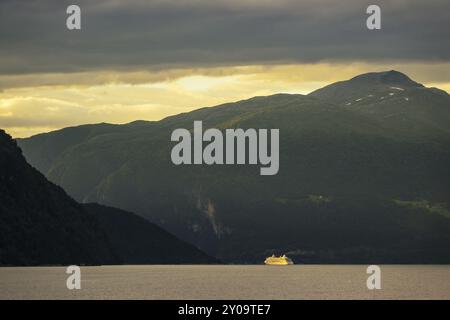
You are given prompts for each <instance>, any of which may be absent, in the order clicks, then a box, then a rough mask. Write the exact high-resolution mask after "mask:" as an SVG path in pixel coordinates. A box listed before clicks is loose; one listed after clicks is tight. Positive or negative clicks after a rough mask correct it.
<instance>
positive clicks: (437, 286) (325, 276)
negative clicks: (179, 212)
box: [0, 265, 450, 299]
mask: <svg viewBox="0 0 450 320" xmlns="http://www.w3.org/2000/svg"><path fill="white" fill-rule="evenodd" d="M366 268H367V266H366V265H293V266H286V267H275V266H264V265H195V266H194V265H144V266H100V267H82V268H81V279H82V281H81V289H80V290H68V289H67V288H66V279H67V276H68V275H66V273H65V270H66V269H65V268H63V267H24V268H19V267H14V268H0V299H450V266H449V265H383V266H381V272H382V279H381V285H382V289H381V290H368V289H367V287H366V280H367V277H368V275H367V274H366Z"/></svg>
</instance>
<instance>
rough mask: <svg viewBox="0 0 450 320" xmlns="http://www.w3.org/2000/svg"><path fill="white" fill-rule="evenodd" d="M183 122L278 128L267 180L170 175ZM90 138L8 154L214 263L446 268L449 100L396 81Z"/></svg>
mask: <svg viewBox="0 0 450 320" xmlns="http://www.w3.org/2000/svg"><path fill="white" fill-rule="evenodd" d="M195 120H202V121H203V127H204V130H206V128H219V129H225V128H244V129H246V128H268V129H270V128H279V129H280V171H279V173H278V174H277V175H274V176H260V175H259V166H220V165H213V166H207V165H184V166H183V165H182V166H175V165H173V164H172V162H171V160H170V152H171V148H172V147H173V145H174V143H172V142H171V141H170V135H171V132H172V131H173V130H174V129H176V128H187V129H190V130H192V126H193V122H194V121H195ZM101 126H105V125H104V124H103V125H101ZM99 128H100V127H99ZM99 128H97V125H91V126H89V127H87V126H80V127H74V128H66V129H62V130H58V131H55V132H50V133H47V134H41V135H38V136H34V137H31V138H28V139H21V140H19V144H20V146H21V147H22V148H23V150H24V154H25V156H26V157H27V159H28V160H29V161H30V163H31V164H33V165H35V166H36V167H37V168H38V169H39V170H41V171H42V172H43V173H44V174H45V175H46V176H47V177H48V178H49V179H50V180H51V181H53V182H55V183H56V184H58V185H61V186H63V187H64V189H65V190H66V191H67V192H68V193H69V194H70V195H72V196H73V197H75V198H76V199H77V200H79V201H81V202H99V203H102V204H105V205H109V206H114V207H117V208H121V209H125V210H129V211H132V212H136V213H137V214H139V215H140V216H142V217H145V218H146V219H148V220H149V221H152V222H154V223H156V224H158V225H160V226H162V227H164V228H165V229H167V230H169V231H171V232H172V233H174V234H175V235H176V236H178V237H180V238H182V239H184V240H186V241H189V242H191V243H193V244H195V245H196V246H198V247H200V248H201V249H203V250H205V251H206V252H208V253H210V254H213V255H215V256H217V257H219V258H220V259H222V260H224V261H230V262H244V263H247V262H261V261H262V259H263V258H264V257H265V256H267V255H268V254H272V253H287V254H289V255H290V256H292V257H293V259H294V261H302V262H314V263H327V262H332V263H371V262H376V263H448V262H450V219H449V217H450V211H449V209H448V208H449V200H448V199H449V194H450V179H448V178H446V177H449V176H450V166H449V164H450V148H449V146H450V133H449V131H448V130H449V129H448V128H450V97H449V95H448V94H447V93H445V92H443V91H441V90H438V89H434V88H426V87H424V86H422V85H420V84H418V83H416V82H414V81H413V80H411V79H409V78H408V77H407V76H406V75H404V74H401V73H399V72H396V71H388V72H381V73H370V74H365V75H361V76H358V77H355V78H353V79H351V80H348V81H343V82H340V83H336V84H333V85H331V86H328V87H325V88H322V89H319V90H317V91H315V92H313V93H311V94H310V95H307V96H305V95H288V94H277V95H272V96H268V97H255V98H251V99H248V100H244V101H239V102H235V103H227V104H224V105H220V106H216V107H211V108H202V109H198V110H195V111H193V112H189V113H183V114H180V115H176V116H172V117H168V118H166V119H163V120H161V121H157V122H138V123H131V124H127V125H114V126H113V125H110V126H109V127H108V132H101V133H98V131H97V130H100V129H99ZM86 131H89V132H91V134H88V135H87V134H78V133H77V132H86ZM68 137H70V138H68ZM49 155H50V156H49Z"/></svg>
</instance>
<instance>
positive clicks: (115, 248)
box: [0, 130, 215, 265]
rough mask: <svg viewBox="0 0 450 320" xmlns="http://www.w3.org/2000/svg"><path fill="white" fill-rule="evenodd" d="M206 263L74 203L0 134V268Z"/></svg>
mask: <svg viewBox="0 0 450 320" xmlns="http://www.w3.org/2000/svg"><path fill="white" fill-rule="evenodd" d="M211 262H215V259H213V258H210V257H208V256H207V255H205V254H204V253H203V252H201V251H199V250H197V249H196V248H194V247H193V246H191V245H189V244H187V243H185V242H182V241H180V240H178V239H177V238H175V237H174V236H172V235H171V234H169V233H167V232H166V231H164V230H162V229H161V228H160V227H157V226H155V225H153V224H151V223H149V222H148V221H146V220H144V219H142V218H140V217H138V216H136V215H134V214H131V213H129V212H124V211H121V210H117V209H113V208H109V207H104V206H100V205H96V204H86V205H81V204H78V203H77V202H75V201H74V200H73V199H72V198H70V197H69V196H68V195H67V194H66V193H65V192H64V190H63V189H61V188H60V187H58V186H56V185H54V184H52V183H51V182H49V181H48V180H47V179H46V178H45V177H44V176H43V175H42V174H41V173H39V172H38V171H37V170H35V169H34V168H32V167H31V166H30V165H29V164H28V163H26V161H25V159H24V157H23V155H22V153H21V150H20V149H19V148H18V147H17V145H16V143H15V141H13V140H12V139H11V137H10V136H8V135H7V134H6V133H5V132H4V131H3V130H0V265H48V264H50V265H54V264H63V265H70V264H78V265H82V264H120V263H127V264H130V263H134V264H139V263H211Z"/></svg>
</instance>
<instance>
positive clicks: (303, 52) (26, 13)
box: [0, 0, 450, 75]
mask: <svg viewBox="0 0 450 320" xmlns="http://www.w3.org/2000/svg"><path fill="white" fill-rule="evenodd" d="M372 2H373V1H368V0H363V1H360V0H343V1H334V0H306V1H294V0H292V1H290V0H277V1H268V0H214V1H209V0H182V1H181V0H164V1H162V0H151V1H144V0H128V1H118V0H97V1H88V0H81V1H77V3H78V4H79V5H80V7H81V10H82V30H81V31H68V30H66V27H65V19H66V17H67V15H66V13H65V9H66V7H67V5H68V4H71V2H68V1H61V0H39V1H30V0H28V1H27V0H25V1H15V0H3V1H2V2H1V3H0V30H1V31H0V42H1V49H0V73H1V74H3V75H5V74H24V73H25V74H27V73H41V72H44V73H58V72H81V71H92V70H119V71H120V70H129V69H140V70H142V69H151V70H155V69H165V68H168V67H170V68H173V67H186V66H189V67H193V66H220V65H237V64H243V65H248V64H270V63H313V62H319V61H334V62H340V61H341V62H342V61H351V62H354V61H383V60H384V61H386V60H392V61H394V60H395V61H399V60H401V61H405V60H414V61H428V62H430V61H439V62H445V61H449V60H450V40H449V39H450V19H449V12H450V2H449V1H448V0H433V1H426V2H424V1H419V0H410V1H403V0H394V1H376V2H377V4H379V5H380V6H381V9H382V30H379V31H369V30H367V29H366V27H365V19H366V17H367V15H366V14H365V9H366V8H367V6H368V4H371V3H372Z"/></svg>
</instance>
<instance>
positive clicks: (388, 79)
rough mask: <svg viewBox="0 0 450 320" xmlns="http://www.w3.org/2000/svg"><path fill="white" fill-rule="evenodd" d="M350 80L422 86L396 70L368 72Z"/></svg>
mask: <svg viewBox="0 0 450 320" xmlns="http://www.w3.org/2000/svg"><path fill="white" fill-rule="evenodd" d="M349 81H350V82H353V83H355V82H357V83H367V84H369V83H370V84H386V85H401V86H406V87H423V85H422V84H420V83H417V82H415V81H413V80H411V78H409V77H408V76H407V75H406V74H404V73H401V72H399V71H396V70H390V71H382V72H369V73H364V74H361V75H359V76H356V77H354V78H352V79H350V80H349Z"/></svg>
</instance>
